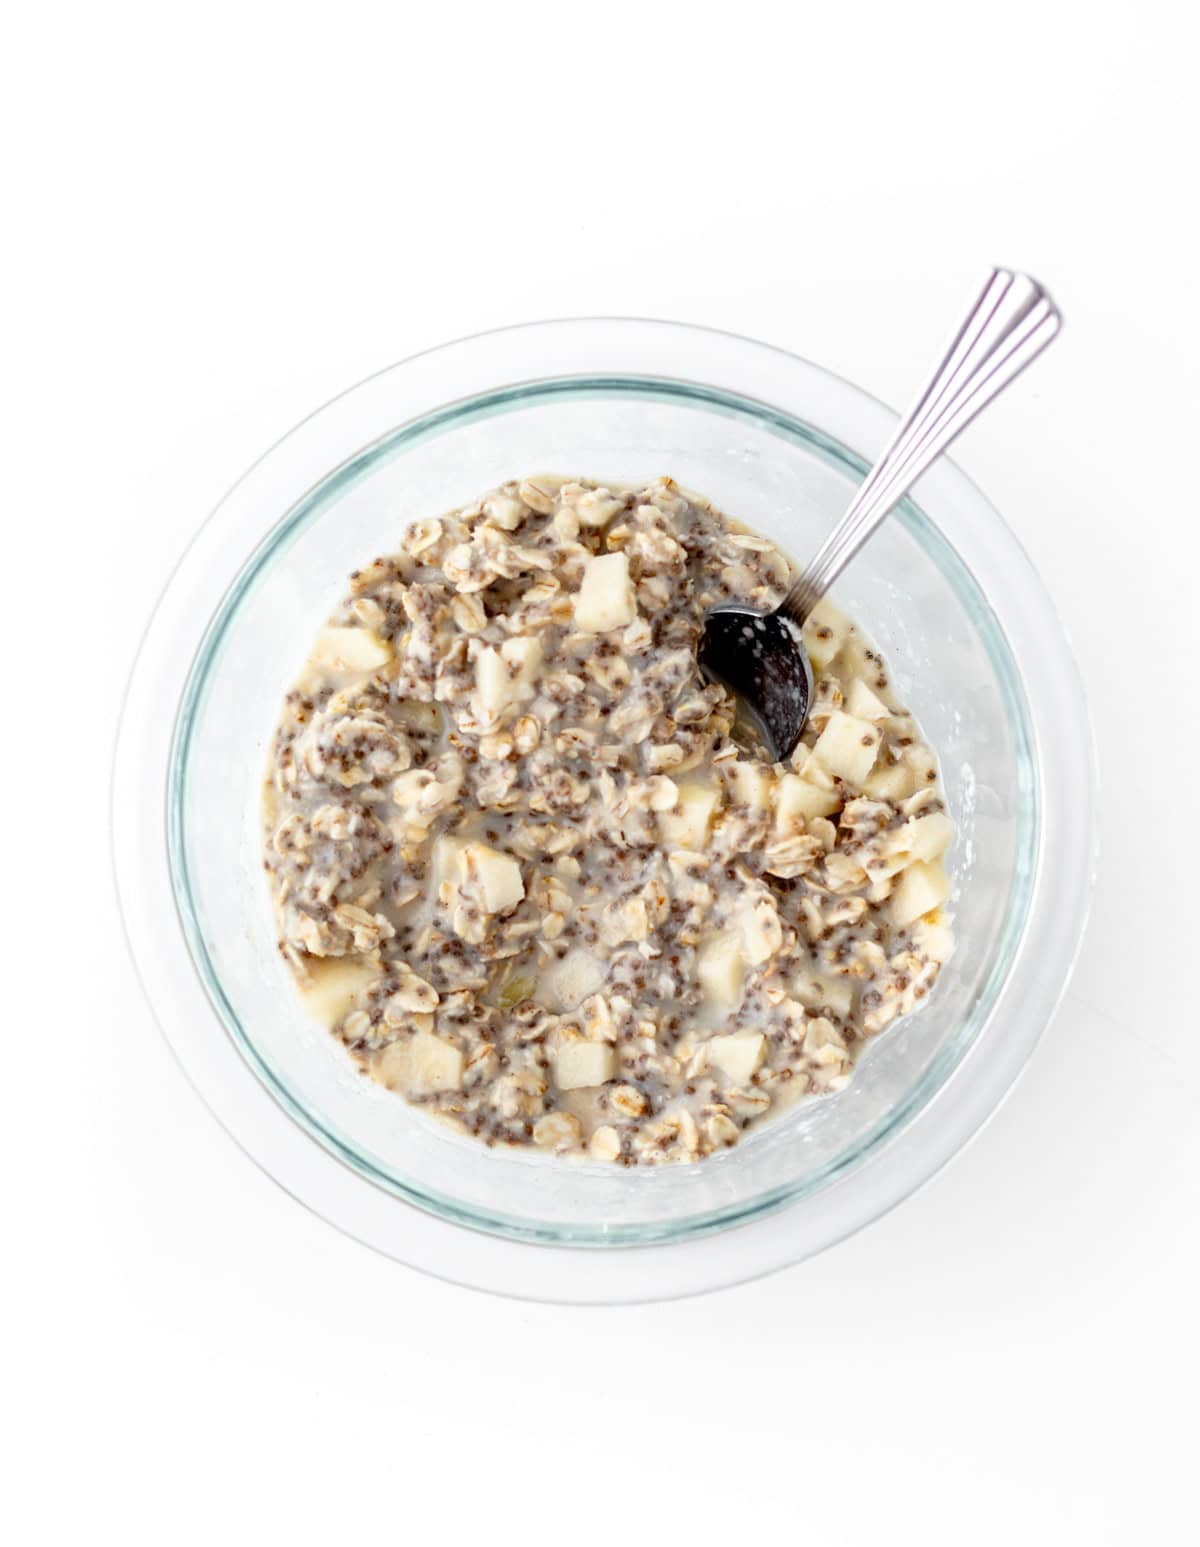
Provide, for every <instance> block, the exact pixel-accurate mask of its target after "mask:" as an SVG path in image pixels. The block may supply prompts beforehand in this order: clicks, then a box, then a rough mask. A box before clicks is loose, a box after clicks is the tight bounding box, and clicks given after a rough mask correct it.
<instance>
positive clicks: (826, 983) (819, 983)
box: [792, 970, 854, 1016]
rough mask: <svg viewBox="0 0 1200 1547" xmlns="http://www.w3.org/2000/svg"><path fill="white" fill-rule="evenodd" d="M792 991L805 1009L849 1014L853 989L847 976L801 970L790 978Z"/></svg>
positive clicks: (852, 1000) (852, 1001)
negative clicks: (832, 975)
mask: <svg viewBox="0 0 1200 1547" xmlns="http://www.w3.org/2000/svg"><path fill="white" fill-rule="evenodd" d="M792 992H793V993H794V994H795V996H796V998H797V999H798V1000H799V1001H800V1003H801V1004H802V1005H803V1006H804V1008H805V1009H806V1010H823V1009H827V1008H828V1009H830V1010H832V1011H833V1012H834V1014H835V1015H842V1016H845V1015H849V1013H850V1007H851V1006H852V1005H853V1003H854V989H853V987H852V986H851V984H850V980H849V979H848V978H835V977H826V976H825V975H824V974H822V973H819V972H810V971H807V970H805V971H801V972H798V973H797V974H796V976H795V977H794V978H793V980H792Z"/></svg>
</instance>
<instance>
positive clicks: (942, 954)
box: [913, 915, 954, 962]
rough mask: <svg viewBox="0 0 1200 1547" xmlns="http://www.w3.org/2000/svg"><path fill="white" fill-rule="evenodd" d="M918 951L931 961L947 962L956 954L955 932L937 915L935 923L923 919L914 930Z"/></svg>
mask: <svg viewBox="0 0 1200 1547" xmlns="http://www.w3.org/2000/svg"><path fill="white" fill-rule="evenodd" d="M913 939H914V940H915V941H916V945H917V950H918V951H920V953H921V955H922V956H928V957H929V959H930V960H931V961H935V962H947V961H949V960H950V958H951V956H952V955H953V954H954V932H953V930H952V929H951V928H950V926H949V924H947V923H946V922H945V920H944V919H941V918H940V917H938V916H937V915H935V916H934V919H933V921H932V922H931V921H930V920H929V919H922V920H921V922H920V923H919V924H918V925H917V927H916V928H915V929H914V930H913Z"/></svg>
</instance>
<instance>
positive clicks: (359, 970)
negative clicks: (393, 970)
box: [300, 956, 380, 1027]
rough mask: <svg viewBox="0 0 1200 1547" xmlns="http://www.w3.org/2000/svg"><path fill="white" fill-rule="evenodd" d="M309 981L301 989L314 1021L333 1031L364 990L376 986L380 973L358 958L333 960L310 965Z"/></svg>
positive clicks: (345, 957) (339, 957)
mask: <svg viewBox="0 0 1200 1547" xmlns="http://www.w3.org/2000/svg"><path fill="white" fill-rule="evenodd" d="M305 970H306V972H307V974H308V976H307V979H306V980H305V982H304V983H302V984H301V986H300V992H301V994H302V995H303V997H304V1003H305V1005H306V1006H307V1008H308V1012H309V1014H310V1015H311V1016H312V1017H313V1019H314V1020H317V1021H320V1022H321V1024H322V1025H323V1026H329V1027H333V1026H336V1025H337V1023H338V1022H339V1021H340V1020H341V1018H342V1017H343V1015H345V1014H346V1012H347V1011H348V1010H349V1008H350V1006H351V1005H352V1004H353V1003H354V1001H355V1000H356V999H357V998H358V995H359V993H360V992H361V990H363V989H364V988H366V986H367V985H368V984H369V983H371V982H373V981H374V980H375V979H376V978H377V977H378V976H379V974H380V969H379V968H378V967H377V966H375V965H374V964H373V963H371V962H365V961H363V960H361V958H359V957H349V956H334V957H328V958H326V960H324V961H320V962H310V963H309V964H308V965H307V967H306V969H305Z"/></svg>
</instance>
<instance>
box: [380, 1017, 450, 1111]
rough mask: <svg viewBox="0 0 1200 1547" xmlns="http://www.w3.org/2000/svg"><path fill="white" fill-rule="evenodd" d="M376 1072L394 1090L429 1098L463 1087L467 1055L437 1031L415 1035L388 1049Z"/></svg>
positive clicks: (419, 1032) (382, 1056)
mask: <svg viewBox="0 0 1200 1547" xmlns="http://www.w3.org/2000/svg"><path fill="white" fill-rule="evenodd" d="M375 1069H376V1073H377V1074H378V1076H379V1079H380V1080H381V1081H382V1083H383V1084H384V1085H386V1086H388V1087H389V1088H390V1089H391V1090H403V1091H408V1092H409V1093H410V1094H411V1095H414V1096H429V1095H432V1094H433V1093H434V1092H435V1091H439V1090H457V1089H458V1088H459V1087H460V1086H461V1085H462V1078H463V1055H462V1054H461V1053H460V1052H459V1050H458V1049H457V1048H456V1047H455V1046H454V1045H453V1044H452V1043H450V1042H447V1041H445V1040H444V1039H443V1038H442V1037H438V1036H435V1035H434V1034H433V1032H431V1031H418V1032H417V1033H416V1035H415V1036H412V1037H408V1038H407V1039H406V1040H405V1041H403V1042H393V1043H392V1044H391V1046H390V1047H386V1048H384V1050H383V1052H382V1053H381V1054H380V1055H379V1059H378V1062H377V1063H376V1065H375Z"/></svg>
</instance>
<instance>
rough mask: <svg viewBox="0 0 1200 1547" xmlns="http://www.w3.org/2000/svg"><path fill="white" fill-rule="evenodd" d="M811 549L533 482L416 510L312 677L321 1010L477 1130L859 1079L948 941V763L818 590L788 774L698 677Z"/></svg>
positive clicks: (303, 944)
mask: <svg viewBox="0 0 1200 1547" xmlns="http://www.w3.org/2000/svg"><path fill="white" fill-rule="evenodd" d="M789 573H790V567H789V563H788V561H787V559H786V558H785V557H784V556H783V554H781V553H780V551H779V550H778V549H777V548H776V547H775V546H774V545H773V544H772V543H770V542H768V541H767V540H766V539H765V538H762V537H758V536H755V535H754V534H753V533H751V532H748V531H746V530H744V529H742V528H740V527H738V526H737V525H735V524H734V523H733V522H731V521H729V520H728V519H727V518H726V517H725V516H723V515H722V514H721V513H720V512H719V511H717V510H716V509H714V507H713V506H712V505H711V504H710V503H709V502H708V501H707V500H705V499H704V498H703V497H701V496H699V495H696V494H692V493H685V492H684V491H683V490H682V489H680V488H679V487H678V486H677V485H676V484H675V483H674V482H673V481H672V480H671V479H669V478H662V479H659V480H657V481H656V482H654V483H652V484H650V485H648V486H647V487H645V488H640V489H622V488H613V489H609V488H605V487H599V486H597V485H595V484H591V483H588V482H585V481H582V480H580V481H569V480H566V479H562V478H557V477H537V478H531V479H527V480H526V481H524V482H522V483H516V482H514V483H508V484H505V485H504V486H503V487H502V488H500V489H498V490H496V491H494V492H493V493H490V494H488V495H486V496H484V497H483V498H482V499H479V500H477V501H476V502H475V503H474V504H471V505H468V506H467V507H466V508H464V509H462V510H459V511H455V512H454V513H453V514H451V515H447V516H442V517H441V518H439V519H430V520H424V521H419V522H417V523H415V524H414V525H413V526H412V527H410V528H409V530H408V531H407V533H406V534H405V535H404V538H403V541H402V543H401V547H400V551H399V552H398V553H396V554H394V555H391V556H387V557H380V558H377V559H375V560H374V561H373V562H372V563H371V564H369V565H367V566H366V567H365V568H363V569H361V570H358V571H356V572H355V573H354V574H353V575H352V576H351V577H350V590H349V595H348V596H347V598H346V600H345V602H344V603H343V604H342V606H341V607H340V608H339V609H338V611H337V612H336V614H335V615H334V617H333V618H332V620H331V621H330V623H329V624H328V626H327V627H326V628H325V629H324V630H323V631H322V633H321V634H320V636H319V637H318V639H317V642H316V646H315V648H314V650H313V652H312V654H311V657H310V659H309V662H308V665H307V667H306V669H305V671H304V674H303V676H302V677H301V679H300V681H299V682H298V683H297V685H296V687H295V688H294V690H293V691H292V692H290V693H289V694H288V696H287V701H286V704H285V707H284V713H283V717H282V720H281V723H280V725H279V728H278V730H277V732H276V734H275V738H274V741H273V744H272V751H271V759H270V769H269V778H268V781H267V786H266V796H265V818H266V844H265V864H266V869H267V872H268V875H269V881H270V886H271V891H272V896H273V900H274V905H275V911H276V917H277V920H278V928H279V933H280V944H281V949H282V951H283V953H284V955H285V956H286V958H287V960H288V961H289V963H290V964H291V966H292V968H293V970H294V972H295V974H296V977H297V979H298V981H299V985H300V988H301V991H302V993H303V994H304V996H305V998H306V1000H307V1003H308V1007H309V1010H310V1013H311V1014H313V1015H314V1016H316V1017H318V1018H319V1019H320V1020H322V1021H323V1022H324V1023H325V1024H327V1025H328V1026H329V1027H330V1029H331V1030H332V1031H333V1032H334V1034H335V1035H336V1036H337V1037H338V1038H339V1039H340V1041H341V1042H342V1043H343V1044H344V1045H345V1047H346V1048H347V1049H348V1050H349V1052H350V1054H351V1055H352V1056H353V1058H354V1059H355V1060H356V1061H357V1062H358V1064H359V1065H360V1066H361V1068H362V1070H363V1071H364V1072H365V1073H367V1074H369V1075H371V1076H373V1077H374V1078H375V1079H376V1080H379V1081H380V1082H382V1083H383V1084H384V1085H386V1086H389V1087H390V1088H391V1089H393V1090H395V1091H398V1092H400V1093H401V1094H402V1095H404V1096H405V1097H406V1098H407V1099H408V1100H409V1101H410V1102H413V1103H416V1104H417V1105H419V1106H421V1107H423V1108H425V1109H427V1110H429V1111H432V1112H434V1113H437V1114H439V1115H441V1116H443V1117H445V1118H447V1119H450V1120H452V1121H453V1122H455V1123H456V1124H458V1125H459V1126H460V1127H461V1128H462V1129H463V1130H465V1131H466V1132H467V1133H469V1134H473V1135H476V1136H478V1137H479V1138H480V1139H482V1140H484V1141H485V1142H486V1143H488V1144H495V1143H503V1144H518V1145H520V1144H529V1145H534V1146H538V1147H540V1148H541V1149H544V1150H549V1151H555V1152H559V1153H564V1154H566V1153H572V1154H576V1155H586V1156H587V1157H590V1158H592V1159H599V1160H607V1161H615V1162H618V1163H621V1164H625V1165H633V1164H647V1163H655V1162H661V1161H673V1160H698V1159H700V1158H702V1157H704V1156H707V1155H710V1154H712V1153H713V1152H715V1151H718V1150H721V1149H723V1148H725V1147H727V1146H729V1145H732V1144H735V1143H736V1142H737V1140H738V1139H739V1138H740V1137H741V1136H742V1134H743V1133H744V1132H745V1130H746V1129H747V1128H749V1127H750V1126H751V1125H752V1124H755V1123H757V1122H759V1121H761V1120H762V1119H763V1118H764V1117H767V1116H769V1115H771V1114H772V1113H774V1112H777V1111H778V1110H779V1109H781V1108H782V1107H783V1106H785V1105H786V1104H787V1103H788V1102H790V1101H792V1100H794V1099H795V1098H796V1097H798V1096H804V1095H816V1094H820V1093H823V1092H829V1091H836V1090H839V1089H841V1088H842V1087H843V1086H844V1085H845V1084H846V1083H847V1081H848V1079H849V1078H850V1074H851V1070H852V1068H853V1065H854V1062H855V1059H856V1057H857V1056H858V1054H859V1052H860V1051H861V1049H862V1048H863V1047H864V1045H865V1044H866V1042H867V1041H868V1040H869V1039H870V1038H871V1037H873V1036H875V1035H876V1034H877V1033H878V1032H880V1031H881V1030H882V1029H883V1028H884V1027H885V1026H887V1025H888V1023H889V1022H890V1021H892V1020H894V1019H895V1018H896V1017H897V1016H898V1015H903V1014H905V1013H907V1012H908V1011H911V1010H912V1009H914V1008H915V1007H916V1006H917V1005H918V1004H919V1003H920V1002H921V1001H922V1000H923V999H924V998H925V997H926V995H927V994H928V993H929V991H930V989H931V987H932V985H933V982H934V980H935V978H936V977H937V974H938V971H939V968H940V965H941V963H942V962H944V961H945V960H946V958H947V956H948V955H949V952H950V949H951V935H950V930H949V928H948V925H947V923H946V921H945V918H944V916H943V914H942V912H941V907H942V904H943V903H944V902H945V901H946V898H947V895H948V893H949V882H948V880H947V877H946V873H945V871H944V870H943V868H942V866H941V864H940V858H941V855H942V854H943V852H944V851H945V849H946V847H947V845H948V844H949V843H950V841H951V839H952V837H953V832H954V829H953V824H952V823H951V821H950V819H949V818H948V816H947V815H946V812H945V809H944V805H943V801H942V797H941V792H940V789H939V785H938V774H937V764H936V761H935V758H934V756H933V754H932V752H931V751H930V749H929V747H928V746H927V745H926V744H925V743H924V741H923V740H922V737H921V734H920V731H919V729H918V727H917V726H916V724H915V723H914V721H913V719H912V717H911V716H910V715H909V714H907V713H906V712H905V710H904V709H903V708H902V707H901V706H900V705H899V704H897V702H896V700H895V697H894V695H893V693H892V691H891V685H890V681H889V678H888V673H887V668H886V666H885V664H884V662H883V661H882V659H881V658H880V656H879V655H878V654H877V653H876V652H875V651H873V650H872V649H871V648H870V645H869V643H868V641H867V640H866V639H865V638H864V637H863V635H862V634H861V632H860V631H859V630H858V629H857V628H856V627H855V625H854V624H853V623H851V622H850V620H849V619H847V618H846V617H844V616H843V615H842V614H840V613H839V612H837V611H836V610H835V609H834V608H833V607H831V606H829V605H827V604H822V605H821V607H820V608H819V609H818V610H817V612H816V613H815V614H814V616H813V617H812V619H810V621H809V624H808V626H807V628H806V629H805V641H806V644H807V647H808V650H809V653H810V656H811V658H812V663H813V670H814V675H815V678H816V691H815V695H814V701H813V708H812V714H811V716H810V719H809V722H808V726H807V728H806V730H805V732H804V737H803V741H802V743H801V745H800V746H798V747H797V748H796V751H795V752H794V754H793V755H792V758H791V759H790V762H789V763H788V764H786V765H784V764H776V765H772V764H770V763H769V762H767V761H766V760H765V757H764V755H763V754H762V753H761V752H756V751H755V749H754V747H753V745H752V744H750V743H749V742H748V741H747V739H746V737H745V736H744V735H743V733H742V729H741V726H740V725H738V726H736V727H735V707H734V703H733V700H732V699H731V697H730V696H729V695H728V694H727V693H726V692H725V691H724V689H722V688H720V687H717V686H714V685H711V684H709V683H706V682H705V681H704V679H703V678H702V676H701V674H700V671H699V668H698V667H697V664H696V653H695V647H696V640H697V637H698V634H699V630H700V626H701V620H702V618H703V615H704V612H705V610H706V609H707V608H708V607H709V606H711V605H712V604H713V603H715V602H718V601H723V600H728V599H729V598H734V597H736V598H739V599H743V600H745V601H748V602H750V603H752V604H753V605H755V606H761V607H764V608H766V607H773V606H775V605H776V603H777V602H778V601H779V600H780V598H781V596H782V593H783V591H784V589H785V588H786V584H787V581H788V578H789Z"/></svg>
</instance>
